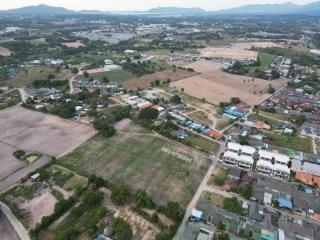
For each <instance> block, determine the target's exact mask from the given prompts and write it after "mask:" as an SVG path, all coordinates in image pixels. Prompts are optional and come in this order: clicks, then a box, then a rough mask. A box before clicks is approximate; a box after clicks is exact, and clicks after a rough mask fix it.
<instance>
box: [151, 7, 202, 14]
mask: <svg viewBox="0 0 320 240" xmlns="http://www.w3.org/2000/svg"><path fill="white" fill-rule="evenodd" d="M146 13H151V14H177V15H186V14H187V15H189V14H192V15H194V14H204V13H206V11H205V10H203V9H201V8H179V7H157V8H151V9H149V10H148V11H146Z"/></svg>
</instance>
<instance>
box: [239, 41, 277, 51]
mask: <svg viewBox="0 0 320 240" xmlns="http://www.w3.org/2000/svg"><path fill="white" fill-rule="evenodd" d="M233 47H234V48H237V49H243V50H247V49H251V48H252V47H254V48H270V47H282V46H281V45H279V44H277V43H275V42H237V43H234V44H233Z"/></svg>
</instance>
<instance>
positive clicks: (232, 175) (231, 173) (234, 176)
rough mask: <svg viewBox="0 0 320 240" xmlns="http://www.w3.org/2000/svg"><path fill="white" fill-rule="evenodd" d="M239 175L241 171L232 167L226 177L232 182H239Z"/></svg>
mask: <svg viewBox="0 0 320 240" xmlns="http://www.w3.org/2000/svg"><path fill="white" fill-rule="evenodd" d="M241 173H242V170H240V169H238V168H234V167H233V168H230V169H229V173H228V177H229V178H231V179H232V180H235V181H239V180H240V179H241Z"/></svg>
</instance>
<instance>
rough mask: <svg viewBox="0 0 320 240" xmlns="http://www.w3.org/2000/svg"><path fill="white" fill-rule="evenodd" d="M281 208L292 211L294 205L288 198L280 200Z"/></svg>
mask: <svg viewBox="0 0 320 240" xmlns="http://www.w3.org/2000/svg"><path fill="white" fill-rule="evenodd" d="M278 202H279V206H280V207H282V208H287V209H290V210H292V209H293V204H292V201H291V200H289V199H286V198H278Z"/></svg>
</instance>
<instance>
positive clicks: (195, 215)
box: [191, 208, 202, 221]
mask: <svg viewBox="0 0 320 240" xmlns="http://www.w3.org/2000/svg"><path fill="white" fill-rule="evenodd" d="M201 217H202V212H201V211H199V210H197V209H195V208H193V209H192V211H191V219H192V220H193V221H200V220H201Z"/></svg>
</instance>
